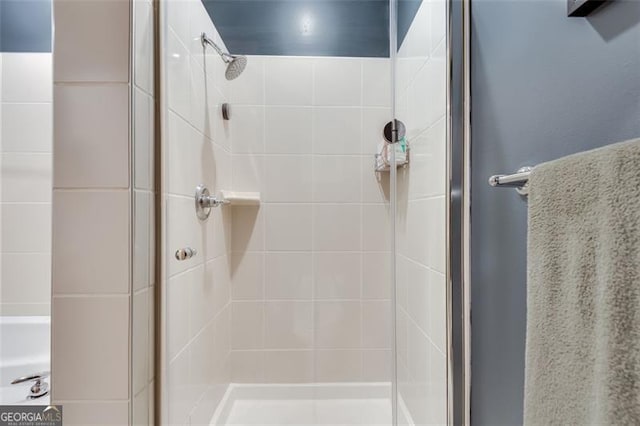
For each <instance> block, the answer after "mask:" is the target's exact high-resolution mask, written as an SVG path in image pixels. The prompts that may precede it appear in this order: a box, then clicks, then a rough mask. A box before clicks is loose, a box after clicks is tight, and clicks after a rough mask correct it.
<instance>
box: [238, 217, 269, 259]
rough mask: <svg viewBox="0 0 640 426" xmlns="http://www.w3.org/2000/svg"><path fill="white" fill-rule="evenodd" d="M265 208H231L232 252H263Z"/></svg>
mask: <svg viewBox="0 0 640 426" xmlns="http://www.w3.org/2000/svg"><path fill="white" fill-rule="evenodd" d="M265 208H266V206H260V207H253V206H251V207H249V206H242V207H239V208H232V210H231V213H232V215H233V219H232V221H231V224H232V231H231V235H233V238H232V239H231V248H232V250H233V251H234V252H235V251H239V252H243V251H261V250H264V241H265V226H264V215H265V213H264V210H265Z"/></svg>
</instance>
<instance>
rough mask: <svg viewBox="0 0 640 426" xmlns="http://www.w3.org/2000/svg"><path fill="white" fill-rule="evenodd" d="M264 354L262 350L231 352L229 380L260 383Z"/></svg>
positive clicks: (262, 375) (262, 377) (261, 380)
mask: <svg viewBox="0 0 640 426" xmlns="http://www.w3.org/2000/svg"><path fill="white" fill-rule="evenodd" d="M264 356H265V352H263V351H233V352H231V380H232V381H233V382H234V383H262V382H263V381H264Z"/></svg>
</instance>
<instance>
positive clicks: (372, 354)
mask: <svg viewBox="0 0 640 426" xmlns="http://www.w3.org/2000/svg"><path fill="white" fill-rule="evenodd" d="M392 371H393V361H392V357H391V350H368V351H362V379H363V380H364V381H366V382H389V381H391V378H392Z"/></svg>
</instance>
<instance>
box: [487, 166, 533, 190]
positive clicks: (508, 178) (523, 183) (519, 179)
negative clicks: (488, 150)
mask: <svg viewBox="0 0 640 426" xmlns="http://www.w3.org/2000/svg"><path fill="white" fill-rule="evenodd" d="M531 170H533V167H529V166H526V167H521V168H520V169H518V171H517V172H516V173H513V174H510V175H493V176H491V177H490V178H489V185H491V186H496V187H499V186H504V187H511V188H516V191H518V194H520V195H527V194H528V193H529V175H530V174H531Z"/></svg>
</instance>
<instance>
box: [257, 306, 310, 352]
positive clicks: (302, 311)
mask: <svg viewBox="0 0 640 426" xmlns="http://www.w3.org/2000/svg"><path fill="white" fill-rule="evenodd" d="M264 321H265V336H264V344H265V348H267V349H304V348H311V347H312V346H313V302H300V301H267V302H265V319H264Z"/></svg>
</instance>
